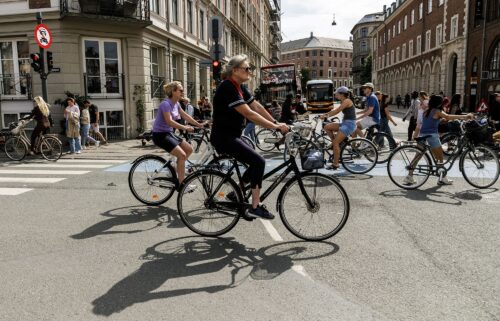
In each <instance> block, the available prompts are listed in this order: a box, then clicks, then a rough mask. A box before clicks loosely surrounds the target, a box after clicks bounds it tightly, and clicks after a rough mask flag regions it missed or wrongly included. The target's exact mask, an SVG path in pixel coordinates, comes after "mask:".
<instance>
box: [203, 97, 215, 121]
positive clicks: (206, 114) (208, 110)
mask: <svg viewBox="0 0 500 321" xmlns="http://www.w3.org/2000/svg"><path fill="white" fill-rule="evenodd" d="M201 101H202V106H201V111H202V113H203V118H204V119H212V109H213V108H212V104H211V103H210V102H209V101H208V98H207V97H203V98H202V99H201Z"/></svg>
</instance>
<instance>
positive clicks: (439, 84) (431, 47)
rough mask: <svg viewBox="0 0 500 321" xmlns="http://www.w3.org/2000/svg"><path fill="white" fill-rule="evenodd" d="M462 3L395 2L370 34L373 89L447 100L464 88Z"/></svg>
mask: <svg viewBox="0 0 500 321" xmlns="http://www.w3.org/2000/svg"><path fill="white" fill-rule="evenodd" d="M468 2H469V1H467V0H397V2H394V3H392V5H391V6H389V7H386V6H384V10H383V12H384V13H385V14H384V20H383V22H382V23H381V24H380V25H379V26H378V28H377V29H375V30H374V32H373V33H372V41H373V43H372V45H373V47H372V48H373V49H372V56H373V57H374V58H373V67H374V68H373V75H372V77H373V78H372V79H373V82H374V83H375V85H376V87H377V88H376V89H380V90H382V91H384V92H387V93H389V94H390V95H391V96H395V95H397V94H401V95H403V94H406V93H407V92H411V91H413V90H417V91H418V90H424V91H427V92H428V93H439V92H441V91H442V92H443V93H444V94H445V95H448V96H451V95H452V94H455V93H460V94H463V93H464V90H465V66H466V40H467V19H468Z"/></svg>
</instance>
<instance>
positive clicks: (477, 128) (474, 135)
mask: <svg viewBox="0 0 500 321" xmlns="http://www.w3.org/2000/svg"><path fill="white" fill-rule="evenodd" d="M465 136H466V137H467V138H469V140H471V141H472V142H473V143H474V144H480V143H484V142H486V141H487V140H488V125H487V124H485V125H481V124H479V123H478V122H477V121H475V120H473V121H469V122H467V123H465Z"/></svg>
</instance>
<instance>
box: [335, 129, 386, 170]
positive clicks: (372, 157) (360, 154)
mask: <svg viewBox="0 0 500 321" xmlns="http://www.w3.org/2000/svg"><path fill="white" fill-rule="evenodd" d="M340 159H341V162H342V166H343V167H344V168H345V169H346V170H347V171H348V172H350V173H353V174H365V173H368V172H369V171H371V170H372V169H373V167H375V165H377V159H378V153H377V148H376V147H375V145H373V143H372V142H370V141H369V140H368V139H364V138H354V139H350V140H349V141H348V142H347V143H346V144H345V145H344V146H343V147H342V149H341V151H340Z"/></svg>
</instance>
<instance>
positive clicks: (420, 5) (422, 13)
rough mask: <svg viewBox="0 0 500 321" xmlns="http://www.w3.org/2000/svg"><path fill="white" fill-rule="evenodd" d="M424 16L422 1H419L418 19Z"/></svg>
mask: <svg viewBox="0 0 500 321" xmlns="http://www.w3.org/2000/svg"><path fill="white" fill-rule="evenodd" d="M423 17H424V3H423V2H420V4H419V5H418V20H422V18H423Z"/></svg>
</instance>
